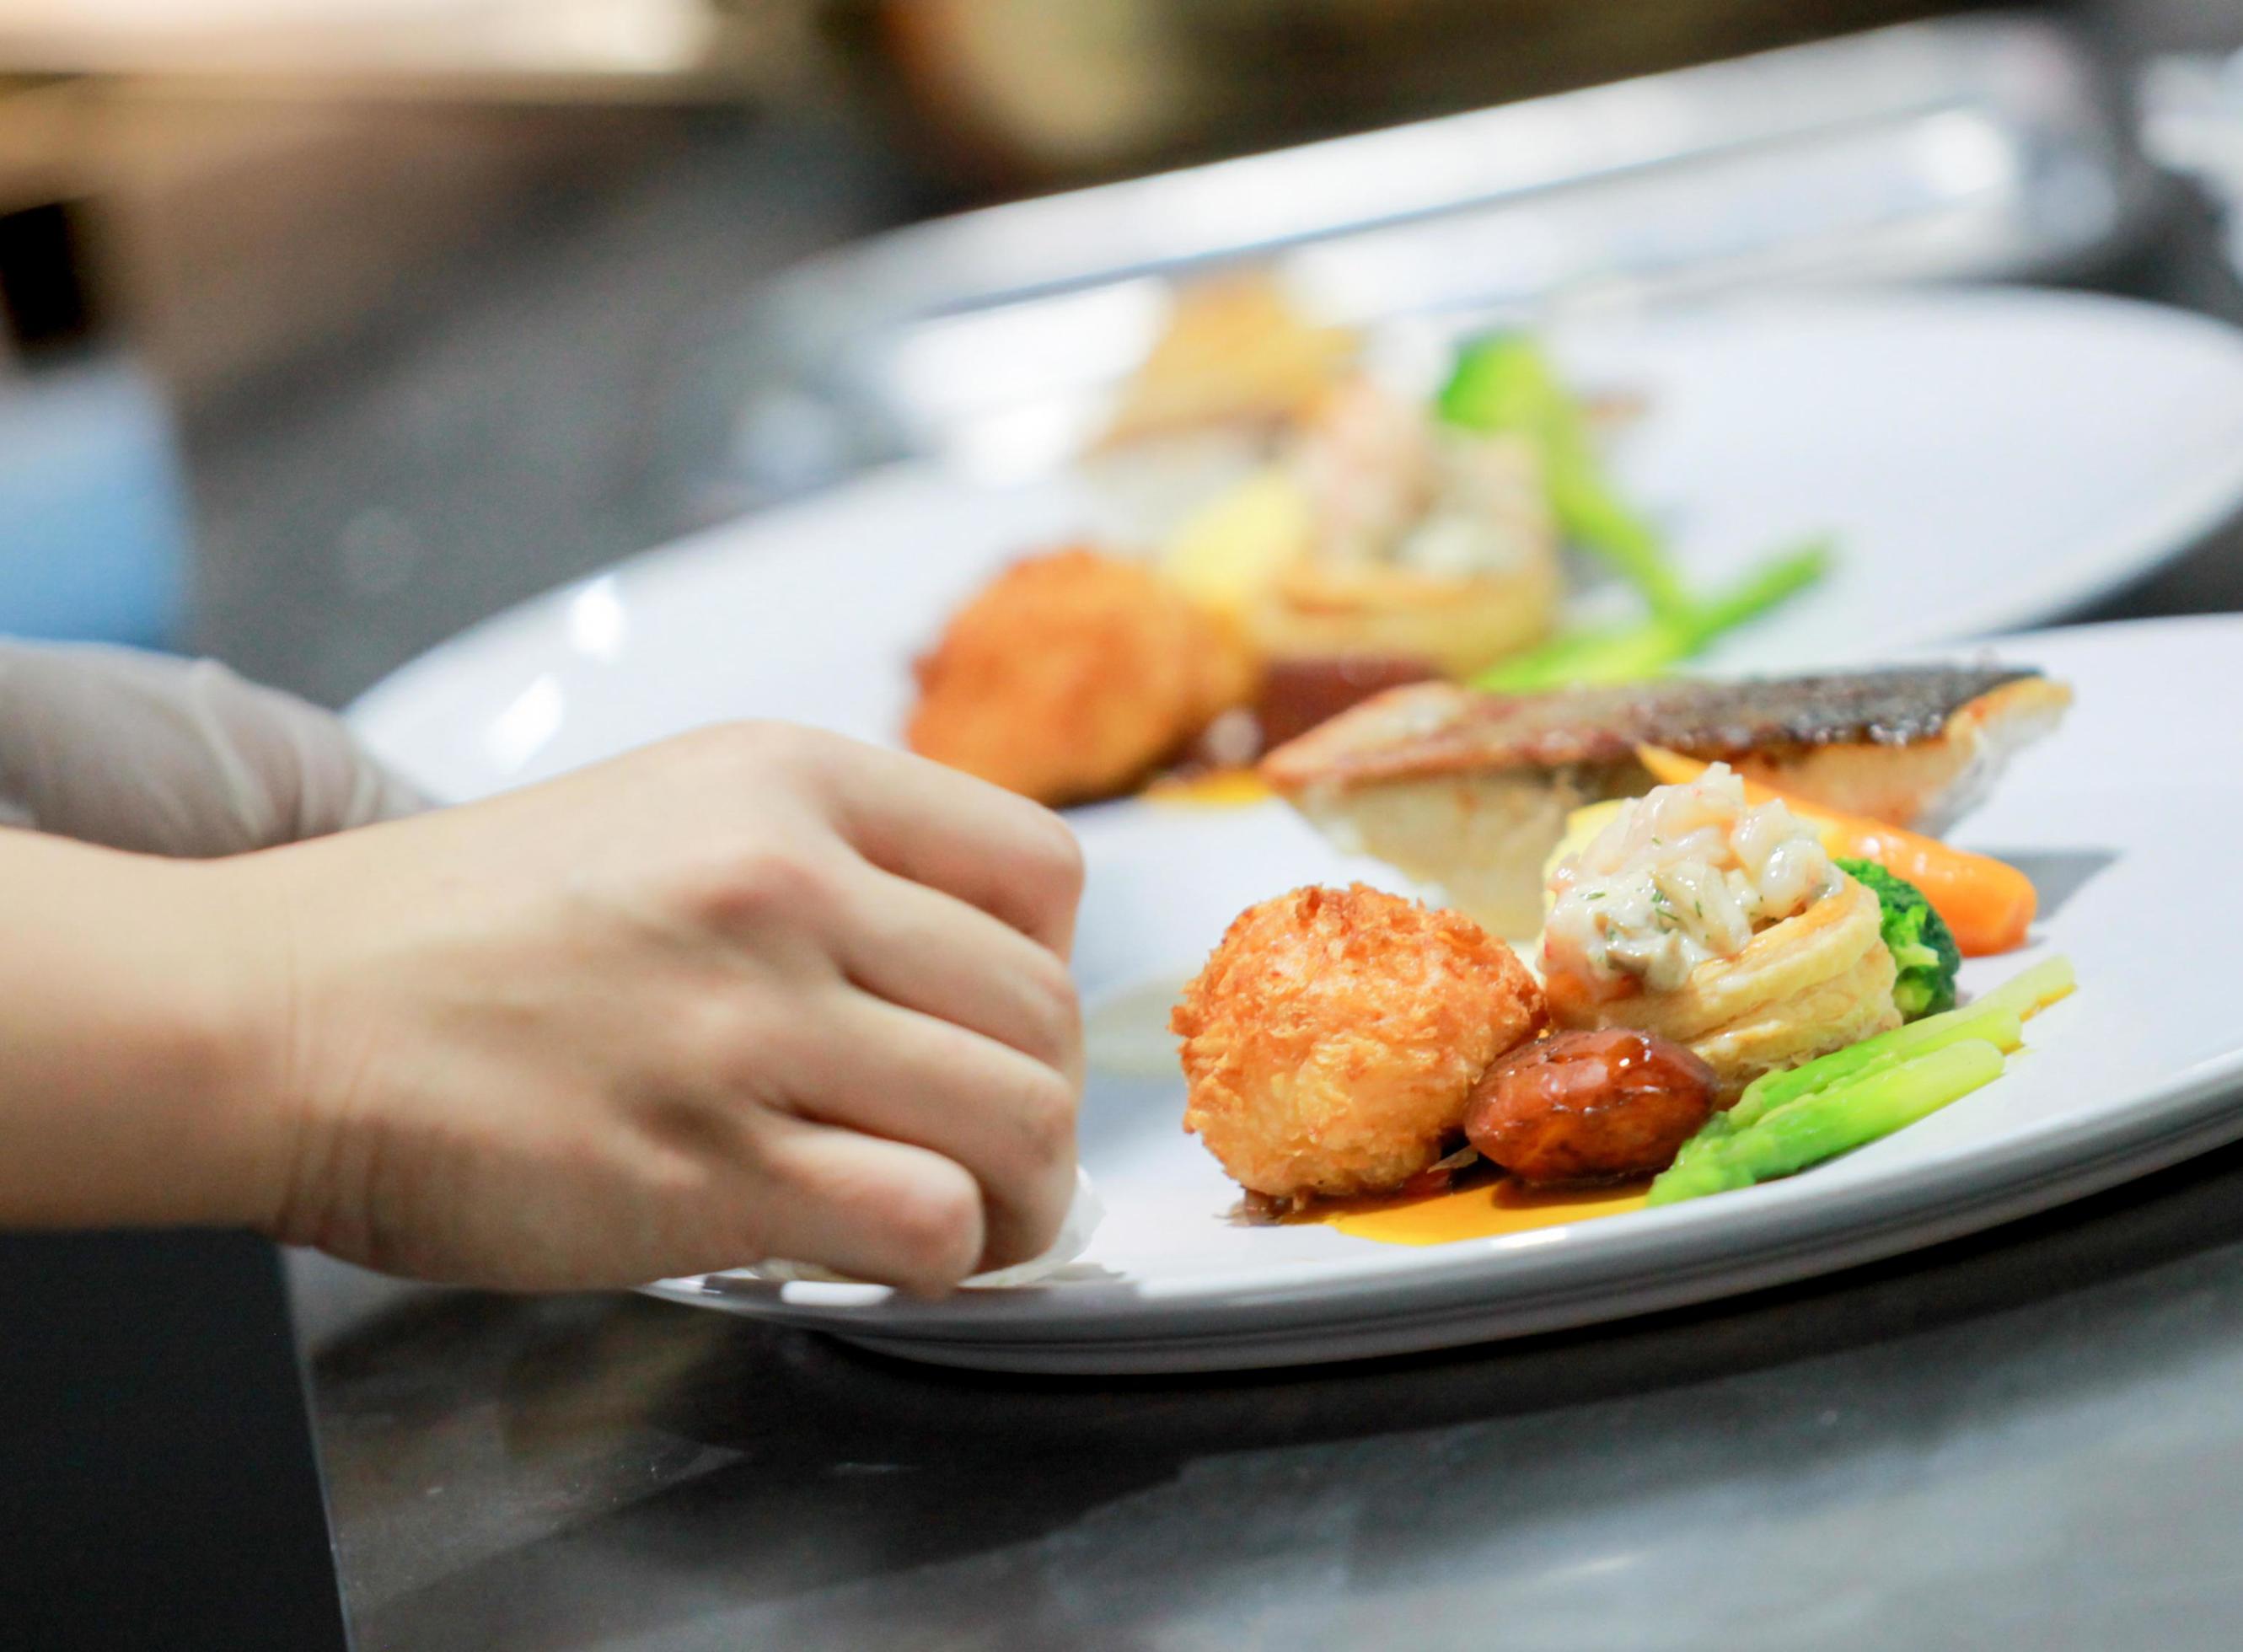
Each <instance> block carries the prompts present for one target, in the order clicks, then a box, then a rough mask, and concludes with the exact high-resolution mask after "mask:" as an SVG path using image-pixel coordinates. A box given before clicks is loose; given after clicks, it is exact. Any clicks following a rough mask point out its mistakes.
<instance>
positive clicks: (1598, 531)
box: [1435, 333, 1691, 617]
mask: <svg viewBox="0 0 2243 1652" xmlns="http://www.w3.org/2000/svg"><path fill="white" fill-rule="evenodd" d="M1435 405H1436V407H1438V409H1439V411H1440V416H1441V417H1442V418H1443V419H1445V420H1446V421H1448V422H1449V423H1451V424H1452V425H1456V426H1458V428H1463V429H1466V430H1472V431H1476V432H1478V433H1479V434H1481V435H1510V436H1515V437H1519V438H1523V439H1524V440H1526V441H1527V442H1532V444H1533V446H1534V448H1535V450H1536V452H1537V453H1538V454H1539V455H1540V458H1541V462H1542V469H1543V474H1544V476H1545V477H1546V481H1547V483H1548V487H1549V490H1550V504H1551V509H1553V511H1554V512H1555V513H1556V515H1557V517H1558V525H1559V528H1560V529H1562V530H1563V531H1564V533H1565V534H1566V537H1568V538H1569V539H1572V540H1573V541H1574V543H1577V544H1580V545H1581V546H1582V547H1583V548H1585V549H1586V550H1592V551H1594V552H1595V553H1596V554H1597V555H1598V556H1602V557H1603V558H1604V559H1605V560H1606V562H1608V563H1611V564H1612V565H1613V567H1614V568H1615V569H1617V570H1619V571H1620V574H1621V575H1622V576H1623V577H1626V578H1627V580H1628V581H1629V583H1632V584H1633V585H1634V586H1635V588H1636V589H1637V590H1640V591H1641V592H1642V593H1643V597H1644V600H1645V601H1647V603H1650V604H1651V611H1652V612H1653V613H1654V615H1658V616H1660V617H1668V616H1674V617H1681V616H1685V615H1687V614H1688V613H1689V611H1690V609H1691V602H1690V598H1689V595H1688V592H1687V590H1685V588H1684V586H1683V583H1682V577H1681V572H1680V570H1677V569H1676V567H1675V566H1674V560H1673V559H1672V558H1671V557H1670V556H1668V555H1667V547H1666V545H1665V543H1664V542H1663V541H1662V540H1661V538H1660V535H1659V532H1658V530H1657V529H1654V528H1653V527H1652V526H1651V524H1650V523H1647V522H1646V521H1645V520H1644V519H1643V518H1642V517H1641V516H1639V515H1638V514H1637V513H1636V512H1635V511H1634V510H1633V509H1632V508H1630V507H1629V506H1628V504H1627V502H1625V501H1624V500H1622V499H1621V498H1620V495H1619V494H1618V493H1617V492H1616V491H1615V490H1614V489H1613V487H1612V484H1611V483H1610V482H1608V481H1607V480H1606V477H1605V475H1604V466H1603V464H1602V463H1601V462H1600V460H1599V459H1598V457H1597V451H1596V446H1595V443H1594V442H1593V439H1592V437H1591V435H1590V431H1589V424H1588V420H1587V418H1586V415H1584V413H1583V411H1582V408H1581V406H1580V403H1579V402H1578V401H1575V400H1574V398H1573V394H1571V393H1570V392H1569V391H1567V390H1566V388H1565V387H1564V386H1563V385H1562V384H1561V383H1560V382H1559V378H1558V374H1556V372H1555V371H1553V368H1552V367H1551V366H1550V362H1549V360H1548V358H1547V357H1546V356H1545V355H1544V354H1543V353H1542V350H1541V347H1540V346H1539V345H1538V344H1536V343H1535V341H1533V340H1532V338H1530V337H1528V336H1527V335H1526V334H1519V333H1500V334H1493V335H1492V336H1490V337H1487V338H1484V339H1480V340H1478V341H1476V342H1474V343H1472V344H1468V345H1466V346H1465V348H1464V349H1463V350H1462V351H1461V352H1459V353H1458V356H1457V361H1456V365H1455V367H1453V368H1452V370H1451V371H1450V374H1449V379H1448V382H1447V383H1446V384H1445V385H1443V386H1442V387H1441V393H1440V394H1439V396H1438V399H1437V400H1436V402H1435Z"/></svg>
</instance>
